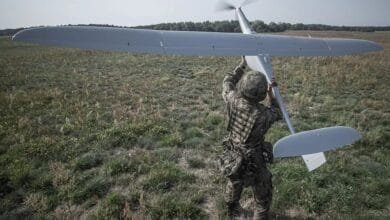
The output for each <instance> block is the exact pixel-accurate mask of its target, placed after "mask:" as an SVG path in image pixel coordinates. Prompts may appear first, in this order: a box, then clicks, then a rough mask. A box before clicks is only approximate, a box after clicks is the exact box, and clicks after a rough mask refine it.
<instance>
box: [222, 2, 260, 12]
mask: <svg viewBox="0 0 390 220" xmlns="http://www.w3.org/2000/svg"><path fill="white" fill-rule="evenodd" d="M256 1H258V0H244V1H243V2H242V3H241V5H240V6H239V7H236V6H234V5H233V4H231V3H229V2H226V1H224V0H220V1H218V2H217V5H216V7H215V10H216V11H230V10H234V9H236V8H241V7H242V6H245V5H249V4H251V3H253V2H256Z"/></svg>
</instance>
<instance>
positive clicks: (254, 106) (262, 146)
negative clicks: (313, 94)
mask: <svg viewBox="0 0 390 220" xmlns="http://www.w3.org/2000/svg"><path fill="white" fill-rule="evenodd" d="M246 67H247V64H246V62H245V58H244V57H242V61H241V63H240V65H238V66H237V67H236V69H235V71H234V72H233V74H229V75H227V76H226V77H225V79H224V81H223V92H222V96H223V100H224V101H225V103H226V107H227V114H228V120H229V122H228V127H227V130H228V132H229V134H228V136H227V137H226V138H225V140H224V142H223V146H224V152H223V155H222V157H221V160H220V162H221V170H222V172H223V174H224V175H225V176H226V177H227V178H228V179H229V183H228V186H227V192H226V194H227V195H226V196H227V198H226V203H227V206H228V214H229V216H230V217H231V218H234V217H238V216H239V211H240V203H239V200H240V197H241V192H242V190H243V188H244V187H248V186H250V187H251V188H252V190H253V194H254V199H255V202H256V207H255V210H254V218H255V219H268V218H269V216H268V214H269V213H268V212H269V210H270V205H271V201H272V180H271V179H272V175H271V173H270V172H269V171H268V169H267V166H266V163H272V160H273V154H272V152H273V149H272V145H271V144H270V143H268V142H265V141H264V135H265V133H266V132H267V130H268V129H269V128H270V127H271V125H272V124H273V123H274V122H275V121H277V120H280V119H281V118H282V114H281V111H280V109H279V106H278V104H277V102H276V100H275V98H274V96H273V93H272V86H276V83H275V81H274V79H272V84H271V85H268V83H267V80H266V77H265V76H264V75H263V74H261V73H260V72H256V71H249V72H246V73H245V69H246ZM267 94H268V97H269V99H270V106H269V107H266V106H264V105H263V104H261V103H260V102H261V101H263V100H264V99H265V98H266V96H267Z"/></svg>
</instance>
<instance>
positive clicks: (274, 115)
mask: <svg viewBox="0 0 390 220" xmlns="http://www.w3.org/2000/svg"><path fill="white" fill-rule="evenodd" d="M276 86H278V84H277V83H276V82H275V78H272V82H271V84H270V85H269V86H268V91H267V93H268V98H269V102H270V107H269V108H268V111H267V114H268V123H269V126H271V125H272V124H273V123H274V122H275V121H278V120H281V119H283V114H282V111H281V110H280V108H279V104H278V102H277V101H276V98H275V96H274V93H273V92H272V87H276Z"/></svg>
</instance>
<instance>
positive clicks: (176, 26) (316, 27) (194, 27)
mask: <svg viewBox="0 0 390 220" xmlns="http://www.w3.org/2000/svg"><path fill="white" fill-rule="evenodd" d="M251 25H252V28H253V29H254V31H256V32H258V33H261V32H283V31H286V30H312V31H361V32H374V31H390V26H331V25H323V24H302V23H298V24H290V23H284V22H281V23H275V22H270V23H269V24H266V23H264V22H263V21H259V20H256V21H253V22H251ZM135 28H144V29H154V30H176V31H209V32H241V29H240V25H239V23H238V21H215V22H210V21H205V22H177V23H161V24H155V25H146V26H137V27H135Z"/></svg>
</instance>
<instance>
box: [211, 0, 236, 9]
mask: <svg viewBox="0 0 390 220" xmlns="http://www.w3.org/2000/svg"><path fill="white" fill-rule="evenodd" d="M234 9H236V7H235V6H234V5H232V4H231V3H228V2H225V1H222V0H221V1H218V2H217V5H216V6H215V10H216V11H230V10H234Z"/></svg>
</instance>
